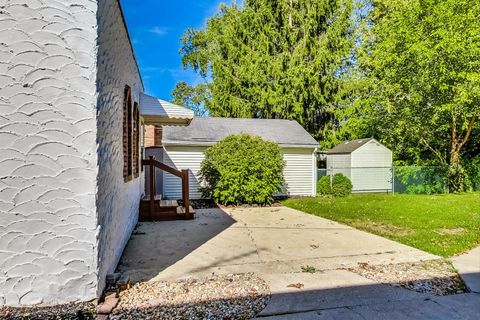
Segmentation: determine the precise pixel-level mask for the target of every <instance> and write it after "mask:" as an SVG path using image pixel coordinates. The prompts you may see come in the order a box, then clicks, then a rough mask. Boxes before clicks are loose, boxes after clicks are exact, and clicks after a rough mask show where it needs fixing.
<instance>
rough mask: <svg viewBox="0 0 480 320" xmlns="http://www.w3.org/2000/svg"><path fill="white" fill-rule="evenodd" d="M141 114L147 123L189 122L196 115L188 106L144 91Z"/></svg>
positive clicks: (141, 95)
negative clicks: (179, 104) (176, 103)
mask: <svg viewBox="0 0 480 320" xmlns="http://www.w3.org/2000/svg"><path fill="white" fill-rule="evenodd" d="M140 114H141V115H142V117H143V118H144V121H145V123H146V124H165V123H167V124H168V123H172V124H175V123H189V122H190V121H191V120H192V119H193V116H194V113H193V111H192V110H190V109H188V108H185V107H182V106H178V105H175V104H173V103H171V102H168V101H165V100H161V99H158V98H156V97H152V96H149V95H147V94H144V93H141V94H140Z"/></svg>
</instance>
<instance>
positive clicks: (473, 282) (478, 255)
mask: <svg viewBox="0 0 480 320" xmlns="http://www.w3.org/2000/svg"><path fill="white" fill-rule="evenodd" d="M452 262H453V266H454V267H455V268H456V269H457V271H458V273H459V274H460V275H461V276H462V279H463V281H465V284H466V285H467V287H468V288H469V289H470V290H471V291H472V292H476V293H480V247H478V248H475V249H473V250H471V251H469V252H467V253H465V254H462V255H460V256H457V257H454V258H452ZM479 317H480V315H479Z"/></svg>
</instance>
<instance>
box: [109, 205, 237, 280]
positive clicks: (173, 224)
mask: <svg viewBox="0 0 480 320" xmlns="http://www.w3.org/2000/svg"><path fill="white" fill-rule="evenodd" d="M235 222H236V221H235V220H234V219H233V218H232V217H231V216H230V215H228V214H227V213H226V212H224V211H223V210H222V209H219V208H217V209H208V210H198V212H197V214H196V219H194V220H190V221H183V220H179V221H164V222H140V223H139V224H138V225H137V227H136V228H135V230H134V231H133V233H132V236H131V238H130V240H129V242H128V244H127V247H126V248H125V250H124V252H123V255H122V258H121V260H120V262H119V264H118V266H117V272H121V273H123V274H125V275H128V277H129V278H130V280H131V281H132V282H139V281H147V280H150V279H152V278H154V277H155V276H157V275H158V274H159V273H160V272H161V271H163V270H165V269H166V268H168V267H170V266H172V265H173V264H175V263H176V262H178V261H179V260H181V259H183V258H184V257H186V256H187V255H189V254H190V253H191V252H193V251H194V250H196V249H197V248H199V247H201V246H202V245H203V244H205V243H206V242H208V241H209V240H211V239H213V238H214V237H216V236H217V235H218V234H220V233H221V232H223V231H224V230H226V229H227V228H229V227H230V226H231V225H232V224H234V223H235Z"/></svg>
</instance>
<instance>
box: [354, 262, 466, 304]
mask: <svg viewBox="0 0 480 320" xmlns="http://www.w3.org/2000/svg"><path fill="white" fill-rule="evenodd" d="M348 270H350V271H352V272H355V273H357V274H359V275H361V276H364V277H365V278H368V279H371V280H373V281H376V282H379V283H384V284H389V285H393V286H398V287H403V288H406V289H409V290H413V291H417V292H422V293H430V294H434V295H439V296H443V295H449V294H457V293H465V292H468V289H467V287H466V286H465V283H464V282H463V280H462V278H461V277H460V276H459V275H458V273H457V272H456V271H455V268H454V267H453V266H452V264H451V263H450V262H449V261H446V260H432V261H423V262H416V263H399V264H388V265H370V264H367V263H359V264H358V266H356V267H355V268H350V269H348Z"/></svg>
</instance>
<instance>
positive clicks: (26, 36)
mask: <svg viewBox="0 0 480 320" xmlns="http://www.w3.org/2000/svg"><path fill="white" fill-rule="evenodd" d="M96 11H97V4H96V1H93V0H76V1H61V0H58V1H57V0H21V1H20V0H0V305H3V304H8V305H19V304H39V303H43V304H49V303H62V302H68V301H74V300H86V299H91V298H95V297H96V294H97V255H96V252H97V234H98V232H97V224H96V214H97V212H96V205H95V194H96V188H97V152H96V149H97V146H96V138H97V131H96V104H97V103H96V87H95V79H96V75H97V72H96V25H97V21H96Z"/></svg>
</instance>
